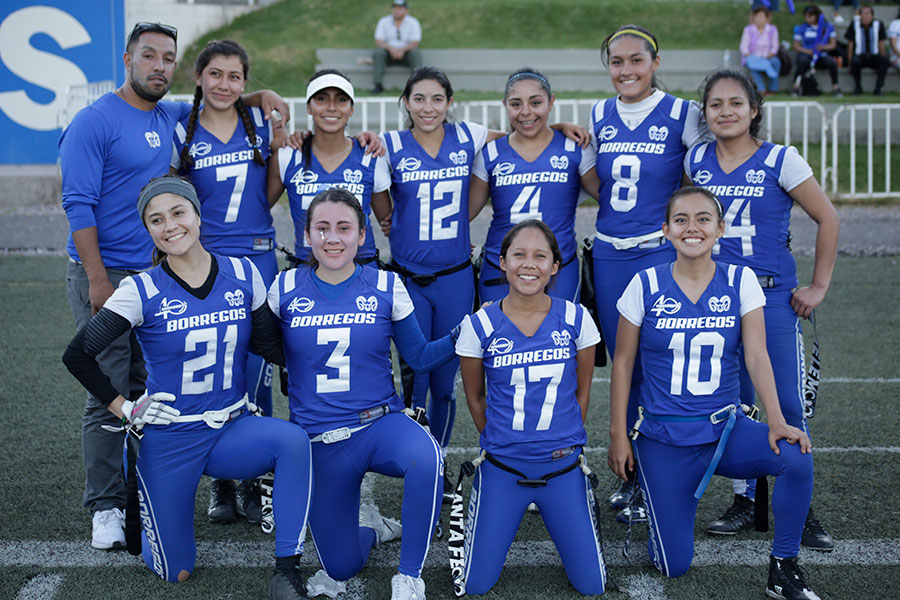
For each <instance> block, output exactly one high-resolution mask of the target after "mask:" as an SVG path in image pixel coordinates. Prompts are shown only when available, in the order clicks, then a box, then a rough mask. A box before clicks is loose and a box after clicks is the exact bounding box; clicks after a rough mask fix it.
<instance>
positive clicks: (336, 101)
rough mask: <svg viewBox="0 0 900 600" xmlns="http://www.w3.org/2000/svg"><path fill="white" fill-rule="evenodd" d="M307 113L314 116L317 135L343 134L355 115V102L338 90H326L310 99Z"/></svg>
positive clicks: (320, 91)
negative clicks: (319, 133) (320, 133)
mask: <svg viewBox="0 0 900 600" xmlns="http://www.w3.org/2000/svg"><path fill="white" fill-rule="evenodd" d="M306 112H307V113H309V114H310V115H312V118H313V124H314V126H315V129H316V132H317V133H318V132H322V133H341V134H343V132H344V128H345V127H346V126H347V122H348V121H349V120H350V117H351V115H353V100H351V99H350V96H348V95H347V94H346V92H344V91H342V90H339V89H338V88H325V89H323V90H319V91H318V92H316V93H315V94H314V95H313V97H312V98H310V99H309V102H307V103H306Z"/></svg>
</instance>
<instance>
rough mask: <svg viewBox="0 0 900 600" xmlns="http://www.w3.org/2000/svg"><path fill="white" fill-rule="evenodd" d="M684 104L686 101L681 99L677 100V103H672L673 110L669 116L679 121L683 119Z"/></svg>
mask: <svg viewBox="0 0 900 600" xmlns="http://www.w3.org/2000/svg"><path fill="white" fill-rule="evenodd" d="M683 104H684V100H682V99H681V98H675V102H673V103H672V110H670V111H669V116H670V117H672V118H673V119H675V120H676V121H677V120H678V118H679V117H681V106H682V105H683Z"/></svg>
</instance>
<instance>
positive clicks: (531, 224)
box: [500, 219, 562, 292]
mask: <svg viewBox="0 0 900 600" xmlns="http://www.w3.org/2000/svg"><path fill="white" fill-rule="evenodd" d="M523 229H537V230H538V231H540V232H541V233H542V234H544V239H546V240H547V245H548V246H550V253H551V254H552V255H553V262H555V263H556V264H557V265H559V268H562V252H560V250H559V242H557V241H556V235H555V234H554V233H553V230H552V229H550V227H549V226H548V225H547V224H546V223H544V222H543V221H540V220H538V219H526V220H525V221H521V222H519V223H516V224H515V225H513V226H512V228H511V229H510V230H509V231H507V232H506V235H504V236H503V241H502V242H500V256H501V257H503V260H504V261H506V260H507V258H506V253H507V252H509V247H510V246H512V243H513V240H515V239H516V236H517V235H519V233H520V232H521V231H522V230H523ZM557 275H559V271H558V270H557V271H556V275H553V276H552V277H551V278H550V281H549V282H547V287H545V288H544V292H546V291H547V290H548V289H550V288H551V287H552V286H553V285H554V284H555V283H556V277H557Z"/></svg>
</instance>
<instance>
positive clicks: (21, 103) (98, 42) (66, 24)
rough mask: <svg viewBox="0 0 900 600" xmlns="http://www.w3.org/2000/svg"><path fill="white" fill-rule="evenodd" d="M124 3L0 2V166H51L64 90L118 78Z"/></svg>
mask: <svg viewBox="0 0 900 600" xmlns="http://www.w3.org/2000/svg"><path fill="white" fill-rule="evenodd" d="M124 28H125V7H124V0H79V1H78V2H72V1H71V0H3V3H2V5H0V139H2V140H3V144H0V163H4V164H41V163H55V162H56V158H57V142H58V141H59V135H60V125H61V123H60V113H61V112H63V110H64V109H65V108H66V90H67V89H68V88H69V87H70V86H77V85H85V84H88V83H96V82H100V81H109V80H113V81H115V82H117V83H121V82H122V81H124V79H125V74H124V67H123V65H122V54H123V53H124V52H125V34H126V32H125V31H124Z"/></svg>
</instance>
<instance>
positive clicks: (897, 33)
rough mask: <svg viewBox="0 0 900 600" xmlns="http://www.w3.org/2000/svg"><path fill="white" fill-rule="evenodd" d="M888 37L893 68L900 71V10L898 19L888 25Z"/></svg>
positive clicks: (889, 54)
mask: <svg viewBox="0 0 900 600" xmlns="http://www.w3.org/2000/svg"><path fill="white" fill-rule="evenodd" d="M887 37H888V56H889V57H890V60H891V66H892V67H894V68H895V69H897V70H898V71H900V10H898V11H897V18H896V19H894V20H893V21H891V24H890V25H888V30H887Z"/></svg>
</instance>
